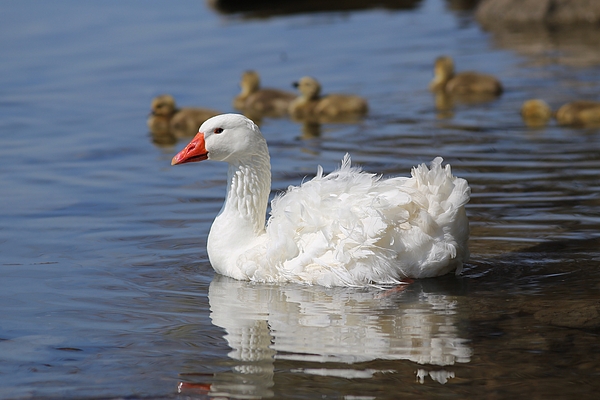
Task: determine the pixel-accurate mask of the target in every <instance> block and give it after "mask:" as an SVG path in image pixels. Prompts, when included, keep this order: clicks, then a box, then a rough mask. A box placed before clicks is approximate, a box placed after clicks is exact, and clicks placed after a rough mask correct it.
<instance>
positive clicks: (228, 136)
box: [171, 114, 268, 165]
mask: <svg viewBox="0 0 600 400" xmlns="http://www.w3.org/2000/svg"><path fill="white" fill-rule="evenodd" d="M265 153H267V154H268V151H267V144H266V141H265V139H264V137H263V136H262V134H261V132H260V129H259V128H258V126H256V124H255V123H254V122H252V121H251V120H250V119H248V118H246V117H245V116H243V115H240V114H221V115H217V116H215V117H212V118H210V119H208V120H206V122H204V123H203V124H202V126H200V129H199V131H198V134H196V136H195V137H194V139H192V141H191V142H190V143H189V144H188V145H187V146H185V148H184V149H183V150H181V151H180V152H179V153H177V154H176V155H175V157H173V160H172V161H171V165H178V164H185V163H189V162H198V161H203V160H215V161H226V162H228V163H230V164H237V163H242V162H244V161H245V160H249V159H251V158H252V157H253V156H256V155H264V154H265Z"/></svg>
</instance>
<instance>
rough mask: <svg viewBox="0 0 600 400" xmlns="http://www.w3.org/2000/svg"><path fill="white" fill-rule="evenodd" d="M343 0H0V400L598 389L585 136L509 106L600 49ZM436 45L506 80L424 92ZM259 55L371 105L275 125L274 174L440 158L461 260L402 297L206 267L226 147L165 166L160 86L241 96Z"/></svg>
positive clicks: (598, 138) (411, 6)
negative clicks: (329, 120)
mask: <svg viewBox="0 0 600 400" xmlns="http://www.w3.org/2000/svg"><path fill="white" fill-rule="evenodd" d="M356 3H357V4H356V5H354V3H352V4H353V6H352V9H351V10H340V9H339V7H337V6H331V7H329V6H328V8H329V9H328V10H326V11H312V12H311V11H310V10H307V9H306V7H303V6H302V5H301V6H298V7H297V8H295V9H294V8H292V9H289V10H279V11H278V12H277V13H275V14H269V13H267V12H264V11H260V12H256V11H255V12H251V11H249V12H246V13H241V14H240V13H235V12H230V11H232V10H225V11H227V12H225V11H223V10H221V11H219V10H218V9H216V8H211V7H209V5H208V4H207V3H204V2H198V1H194V2H192V1H187V2H185V1H184V2H177V3H175V4H170V3H169V4H167V3H164V4H163V3H159V2H141V1H130V2H124V3H122V2H115V1H105V2H75V1H73V2H60V3H49V2H29V1H19V2H5V3H3V4H2V5H0V9H1V11H2V12H0V33H1V34H0V49H1V53H2V62H1V63H0V132H1V137H0V144H1V146H0V190H1V194H0V254H1V258H0V398H6V399H20V398H30V397H33V398H99V397H102V398H107V397H108V398H112V397H126V398H174V397H178V396H181V397H182V398H200V399H203V398H214V397H219V396H223V397H232V398H269V397H272V398H299V399H312V398H318V397H321V398H346V399H392V398H438V397H439V398H481V397H486V396H487V397H486V398H507V397H509V396H510V397H512V398H532V397H533V398H550V397H557V398H567V397H570V398H574V397H577V398H593V397H594V395H596V394H597V391H598V389H600V384H599V383H598V382H599V381H600V358H599V357H598V355H597V354H599V351H600V340H599V339H600V338H599V337H598V333H599V332H600V302H599V301H598V292H599V290H600V270H599V268H598V267H599V263H600V251H599V250H598V249H599V248H600V247H599V245H600V239H598V237H599V236H600V235H598V232H599V228H600V217H599V215H600V214H599V213H598V205H599V204H600V199H599V195H598V193H599V189H600V187H599V186H600V185H599V181H598V176H599V174H600V156H599V154H600V152H599V150H600V130H598V129H575V128H562V127H558V126H556V125H555V124H550V125H549V126H547V127H544V128H528V127H526V126H525V125H524V123H523V122H522V121H521V118H520V115H519V108H520V105H521V103H522V102H523V101H524V100H525V99H528V98H531V97H540V98H544V99H546V100H547V101H548V102H549V103H550V104H551V105H552V106H553V107H557V106H558V105H560V104H562V103H564V102H567V101H570V100H573V99H577V98H586V99H595V100H598V99H599V93H600V81H599V80H598V77H599V76H600V65H599V63H598V61H597V60H599V59H600V57H599V56H598V53H599V52H600V50H598V47H597V46H595V44H594V43H592V44H590V45H589V46H587V45H586V42H585V41H581V40H576V41H575V42H576V43H577V46H565V43H567V44H568V43H570V42H569V40H572V38H570V37H567V38H566V39H561V37H557V38H555V37H553V36H552V35H550V36H548V35H546V36H536V35H535V34H534V35H533V36H527V35H525V34H523V35H521V34H519V33H515V32H513V33H511V34H510V35H501V34H498V33H494V32H484V31H482V30H481V29H480V27H479V26H478V24H477V23H476V22H475V21H474V19H473V14H472V11H469V10H468V9H467V10H462V9H461V7H460V5H461V4H462V5H464V4H465V3H467V4H468V3H472V2H462V3H461V2H451V1H447V2H446V1H442V0H423V1H401V2H399V3H400V5H401V6H396V5H394V2H385V3H382V5H381V6H368V7H363V6H362V5H361V4H360V2H356ZM233 11H235V10H233ZM595 34H596V35H597V32H596V33H595ZM584 36H585V35H584ZM585 37H592V36H589V35H588V36H585ZM596 37H597V36H596ZM596 44H597V43H596ZM586 46H587V47H586ZM440 54H450V55H452V56H454V58H455V62H456V64H457V67H458V69H479V70H484V71H487V72H489V73H493V74H495V75H497V76H498V77H500V78H501V79H502V81H503V83H504V85H505V88H506V91H505V93H504V95H503V96H502V97H501V98H499V99H497V100H495V101H492V102H487V103H480V104H454V106H452V107H449V108H445V109H439V108H436V99H435V98H434V97H433V96H432V94H431V93H429V92H428V91H427V84H428V82H429V80H430V79H431V76H432V72H431V69H432V63H433V60H434V59H435V57H437V56H438V55H440ZM249 68H253V69H256V70H258V71H259V72H260V73H261V75H262V78H263V83H264V85H265V86H274V87H279V88H284V89H285V88H290V84H291V82H293V81H294V80H297V79H298V78H299V77H301V76H303V75H312V76H315V77H317V78H318V79H319V80H320V81H321V83H322V85H323V87H324V90H325V91H326V92H353V93H358V94H360V95H362V96H364V97H366V98H367V99H368V101H369V104H370V108H371V111H370V114H369V116H368V117H367V118H366V119H365V120H364V121H362V122H361V123H358V124H327V125H322V126H319V127H315V126H311V127H303V126H301V125H300V124H297V123H294V122H292V121H289V120H286V119H281V120H276V119H265V120H264V121H263V122H262V130H263V133H264V135H265V136H266V137H267V140H268V142H269V145H270V150H271V157H272V163H273V171H274V176H273V189H274V190H275V191H277V190H281V189H285V188H286V187H287V186H288V185H290V184H297V183H298V182H300V181H301V180H302V179H303V178H304V177H306V176H308V177H310V176H311V175H313V174H314V173H315V172H316V167H317V165H319V164H321V165H323V167H324V168H325V170H331V169H333V168H335V166H336V165H337V164H338V163H339V160H341V158H342V157H343V155H344V154H345V153H346V152H350V153H351V155H352V157H353V161H354V162H356V163H359V164H361V165H362V166H363V167H364V168H365V169H366V170H369V171H373V172H382V173H384V174H389V175H408V174H409V171H410V168H411V166H413V165H415V164H418V163H421V162H429V161H430V160H431V159H433V158H434V157H435V156H438V155H441V156H443V157H444V159H445V160H446V161H447V162H449V163H450V164H451V165H452V168H453V171H454V173H455V174H456V175H458V176H461V177H464V178H466V179H468V181H469V183H470V185H471V187H472V191H473V196H472V200H471V202H470V204H469V205H468V208H467V212H468V214H469V218H470V221H471V229H472V235H471V240H470V249H471V253H472V257H471V261H470V262H469V264H468V265H467V266H466V269H465V271H464V273H463V274H462V275H461V276H459V277H455V276H445V277H441V278H436V279H429V280H423V281H418V282H415V283H414V284H412V285H409V286H408V287H407V288H406V289H405V290H402V291H395V290H391V291H388V290H380V289H377V288H366V289H347V288H330V289H327V288H321V287H304V286H296V285H257V284H248V283H244V282H238V281H234V280H231V279H227V278H224V277H219V276H215V274H214V273H213V270H212V268H211V266H210V264H209V262H208V260H207V255H206V250H205V245H206V236H207V232H208V229H209V226H210V223H211V222H212V219H213V218H214V216H215V215H216V213H217V212H218V210H219V209H220V206H221V202H222V198H223V195H224V183H225V178H226V170H225V166H224V165H221V164H219V163H202V164H191V165H189V166H182V167H176V168H175V167H171V166H170V159H171V157H172V156H173V154H174V153H175V152H176V151H177V150H178V149H180V148H181V147H182V146H183V145H184V142H185V141H180V142H177V143H175V144H172V145H164V144H163V145H161V144H158V143H155V142H156V138H155V139H154V140H153V138H152V137H151V136H150V135H149V134H148V131H147V128H146V117H147V115H148V112H149V106H150V101H151V99H152V97H153V96H156V95H158V94H161V93H171V94H172V95H174V96H175V98H176V99H177V101H178V103H179V104H180V105H182V106H186V105H196V106H206V107H211V108H215V109H218V110H221V111H224V112H226V111H232V109H231V100H232V98H233V96H235V94H236V93H237V91H238V79H239V76H240V74H241V72H242V71H244V70H246V69H249ZM290 89H291V88H290Z"/></svg>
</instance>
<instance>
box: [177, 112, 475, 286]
mask: <svg viewBox="0 0 600 400" xmlns="http://www.w3.org/2000/svg"><path fill="white" fill-rule="evenodd" d="M204 159H211V160H213V159H214V160H220V161H226V162H228V163H229V172H228V190H227V197H226V200H225V203H224V205H223V208H222V209H221V212H220V213H219V215H218V216H217V218H216V219H215V222H214V223H213V225H212V227H211V231H210V234H209V237H208V254H209V258H210V261H211V264H212V266H213V267H214V269H215V270H216V271H217V272H219V273H221V274H223V275H227V276H230V277H233V278H236V279H242V280H252V281H259V282H299V283H308V284H320V285H324V286H362V285H367V284H390V283H397V282H398V281H399V280H401V279H402V278H406V277H409V278H424V277H433V276H438V275H443V274H446V273H448V272H451V271H454V270H455V271H456V273H459V272H460V271H461V269H462V264H463V262H464V261H466V260H467V258H468V255H469V252H468V248H467V240H468V236H469V225H468V220H467V216H466V213H465V209H464V206H465V204H466V203H467V202H468V201H469V195H470V188H469V186H468V184H467V181H466V180H464V179H461V178H456V177H454V176H453V175H452V173H451V170H450V166H449V165H445V166H444V167H443V166H442V159H441V158H440V157H438V158H436V159H434V160H433V161H432V163H431V166H430V167H429V168H428V167H427V166H425V165H424V164H422V165H419V166H418V167H415V168H413V170H412V173H411V175H412V176H411V177H410V178H406V177H396V178H388V179H383V178H382V177H381V176H378V175H374V174H370V173H366V172H363V171H361V169H360V168H357V167H353V166H351V163H350V157H349V156H348V155H346V156H345V157H344V159H343V161H342V165H341V167H340V168H339V169H338V170H336V171H334V172H332V173H330V174H328V175H324V173H323V170H322V168H321V167H319V169H318V172H317V176H316V177H315V178H313V179H312V180H310V181H307V182H304V183H302V184H301V185H300V186H295V187H294V186H290V187H289V188H288V190H287V191H286V192H285V193H284V194H281V195H279V196H277V197H276V198H275V199H274V200H273V202H272V205H271V216H270V218H269V220H268V222H267V223H266V227H265V214H266V207H267V202H268V196H269V192H270V185H271V171H270V161H269V153H268V149H267V145H266V141H265V139H264V138H263V136H262V134H261V133H260V130H259V128H258V127H257V126H256V125H255V124H254V123H253V122H252V121H250V120H249V119H247V118H246V117H244V116H241V115H237V114H224V115H220V116H217V117H213V118H211V119H209V120H208V121H206V122H205V123H204V124H203V125H202V126H201V127H200V132H199V133H198V135H197V136H196V138H194V140H192V142H190V144H189V145H188V146H186V148H185V149H183V150H182V151H181V152H180V153H179V154H177V155H176V156H175V157H174V158H173V164H182V163H186V162H193V161H201V160H204Z"/></svg>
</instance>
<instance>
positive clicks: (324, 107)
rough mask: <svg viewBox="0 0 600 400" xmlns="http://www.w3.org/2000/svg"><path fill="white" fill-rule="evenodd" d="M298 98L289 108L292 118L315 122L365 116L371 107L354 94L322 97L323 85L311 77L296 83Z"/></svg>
mask: <svg viewBox="0 0 600 400" xmlns="http://www.w3.org/2000/svg"><path fill="white" fill-rule="evenodd" d="M294 86H295V87H296V88H298V91H299V92H300V96H298V97H297V98H296V99H295V100H294V101H293V102H292V103H291V104H290V107H289V112H290V115H291V116H292V118H295V119H298V120H304V121H315V122H336V121H338V120H339V121H344V120H347V119H350V120H352V119H354V118H353V117H355V118H356V117H362V116H364V115H365V114H366V113H367V111H368V109H369V107H368V104H367V101H366V100H365V99H363V98H362V97H360V96H356V95H352V94H339V93H333V94H328V95H325V96H321V85H320V84H319V82H318V81H317V80H316V79H314V78H311V77H309V76H305V77H303V78H301V79H300V80H299V81H298V82H296V83H294Z"/></svg>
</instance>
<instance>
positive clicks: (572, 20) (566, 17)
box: [475, 0, 600, 27]
mask: <svg viewBox="0 0 600 400" xmlns="http://www.w3.org/2000/svg"><path fill="white" fill-rule="evenodd" d="M475 15H476V18H477V21H479V23H480V24H481V25H483V26H484V27H489V26H493V25H497V24H503V25H527V24H531V23H541V24H545V25H550V26H557V25H573V24H581V23H587V24H598V23H600V2H599V1H597V0H483V1H482V2H481V3H480V4H479V6H478V7H477V10H476V14H475Z"/></svg>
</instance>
